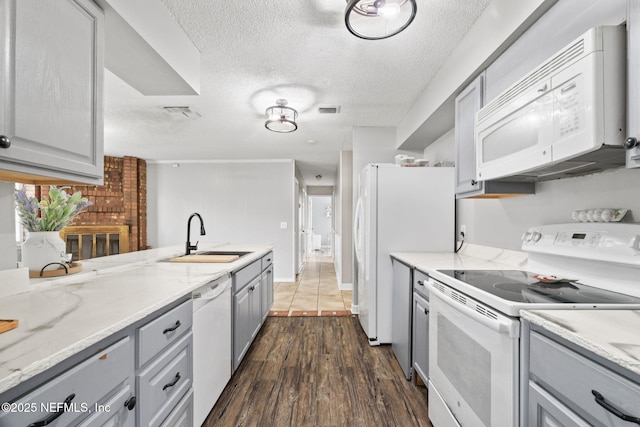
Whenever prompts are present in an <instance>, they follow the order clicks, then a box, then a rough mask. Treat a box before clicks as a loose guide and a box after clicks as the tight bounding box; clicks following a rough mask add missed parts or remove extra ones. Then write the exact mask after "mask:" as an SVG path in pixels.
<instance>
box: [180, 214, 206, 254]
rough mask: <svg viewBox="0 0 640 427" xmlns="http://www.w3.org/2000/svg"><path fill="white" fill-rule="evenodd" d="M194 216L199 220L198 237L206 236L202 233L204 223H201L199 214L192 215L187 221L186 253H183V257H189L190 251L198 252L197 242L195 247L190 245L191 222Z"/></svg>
mask: <svg viewBox="0 0 640 427" xmlns="http://www.w3.org/2000/svg"><path fill="white" fill-rule="evenodd" d="M194 216H197V217H198V219H199V220H200V235H201V236H204V235H205V234H207V233H206V232H205V231H204V222H203V221H202V217H201V216H200V214H199V213H192V214H191V216H190V217H189V220H188V221H187V251H186V252H185V255H191V251H197V250H198V242H196V244H195V245H192V244H191V242H190V239H191V220H192V219H193V217H194Z"/></svg>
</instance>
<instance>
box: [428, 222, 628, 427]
mask: <svg viewBox="0 0 640 427" xmlns="http://www.w3.org/2000/svg"><path fill="white" fill-rule="evenodd" d="M522 249H523V250H524V251H526V252H528V253H529V260H528V266H527V270H528V271H520V270H435V271H432V272H430V274H429V276H430V278H429V281H428V288H429V294H430V314H429V319H430V320H429V341H430V345H429V375H430V377H429V418H430V419H431V422H432V423H433V425H434V426H435V427H450V426H451V427H454V426H460V425H463V426H478V427H480V426H486V427H489V426H491V427H513V426H518V425H520V422H521V421H520V419H519V418H520V417H519V395H520V387H519V360H520V320H519V313H520V310H523V309H582V310H593V309H640V224H620V223H575V224H560V225H548V226H541V227H534V228H531V229H530V230H529V231H528V232H527V233H525V234H524V236H523V243H522Z"/></svg>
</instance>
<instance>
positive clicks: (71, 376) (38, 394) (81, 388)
mask: <svg viewBox="0 0 640 427" xmlns="http://www.w3.org/2000/svg"><path fill="white" fill-rule="evenodd" d="M131 345H132V344H131V340H130V339H129V337H126V338H123V339H121V340H120V341H118V342H117V343H115V344H113V345H111V346H110V347H108V348H106V349H105V350H102V351H100V352H98V353H96V354H94V355H93V356H91V357H90V358H88V359H86V360H85V361H83V362H81V363H80V364H78V365H76V366H74V367H73V368H71V369H70V370H69V371H67V372H65V373H63V374H61V375H59V376H58V377H56V378H54V379H52V380H51V381H49V382H47V383H45V384H44V385H42V386H41V387H38V388H37V389H36V390H34V391H33V392H31V393H30V394H28V395H26V396H25V397H23V398H22V399H20V400H18V401H16V402H15V404H16V411H13V412H1V413H0V426H2V427H5V426H26V425H29V424H30V423H35V422H37V421H42V420H44V419H46V418H48V417H49V416H50V415H52V414H53V413H55V412H58V411H62V410H65V411H64V413H62V414H61V415H60V416H59V417H58V418H56V419H55V421H53V422H51V423H49V424H47V425H49V426H54V427H59V426H68V425H71V424H73V423H72V422H73V421H74V420H76V419H81V418H84V417H86V416H87V415H88V414H89V413H90V411H93V409H94V406H95V404H96V403H97V402H101V401H103V400H104V397H105V396H106V395H108V394H110V392H111V391H112V390H115V389H116V388H117V387H118V386H119V385H120V384H123V383H126V382H127V381H129V375H130V373H131V372H132V369H133V367H132V366H131V364H130V363H131V356H132V354H133V352H132V348H131ZM64 402H66V403H67V405H63V403H64ZM20 408H23V409H24V410H20Z"/></svg>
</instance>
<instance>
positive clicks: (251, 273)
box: [233, 259, 262, 293]
mask: <svg viewBox="0 0 640 427" xmlns="http://www.w3.org/2000/svg"><path fill="white" fill-rule="evenodd" d="M261 272H262V260H261V259H258V260H256V261H254V262H252V263H251V264H249V265H247V266H246V267H244V268H243V269H242V270H240V271H237V272H235V273H234V274H233V292H234V293H236V292H238V291H241V290H242V288H244V287H245V286H247V284H248V283H249V282H251V281H252V280H253V279H254V278H255V277H256V276H258V275H259V274H260V273H261Z"/></svg>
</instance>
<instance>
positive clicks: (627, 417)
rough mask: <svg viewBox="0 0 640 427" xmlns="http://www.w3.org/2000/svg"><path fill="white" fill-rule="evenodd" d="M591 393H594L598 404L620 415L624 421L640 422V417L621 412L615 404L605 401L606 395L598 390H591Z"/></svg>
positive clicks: (617, 415)
mask: <svg viewBox="0 0 640 427" xmlns="http://www.w3.org/2000/svg"><path fill="white" fill-rule="evenodd" d="M591 394H593V396H594V397H595V401H596V403H597V404H598V405H600V406H602V407H603V408H604V409H606V410H607V411H609V412H611V413H612V414H613V415H615V416H616V417H618V418H620V419H621V420H624V421H629V422H630V423H636V424H640V418H638V417H632V416H631V415H627V414H625V413H623V412H621V411H620V410H619V409H618V408H616V407H615V406H613V405H611V404H610V403H607V402H605V400H604V396H603V395H602V394H600V393H599V392H598V391H596V390H591Z"/></svg>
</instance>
